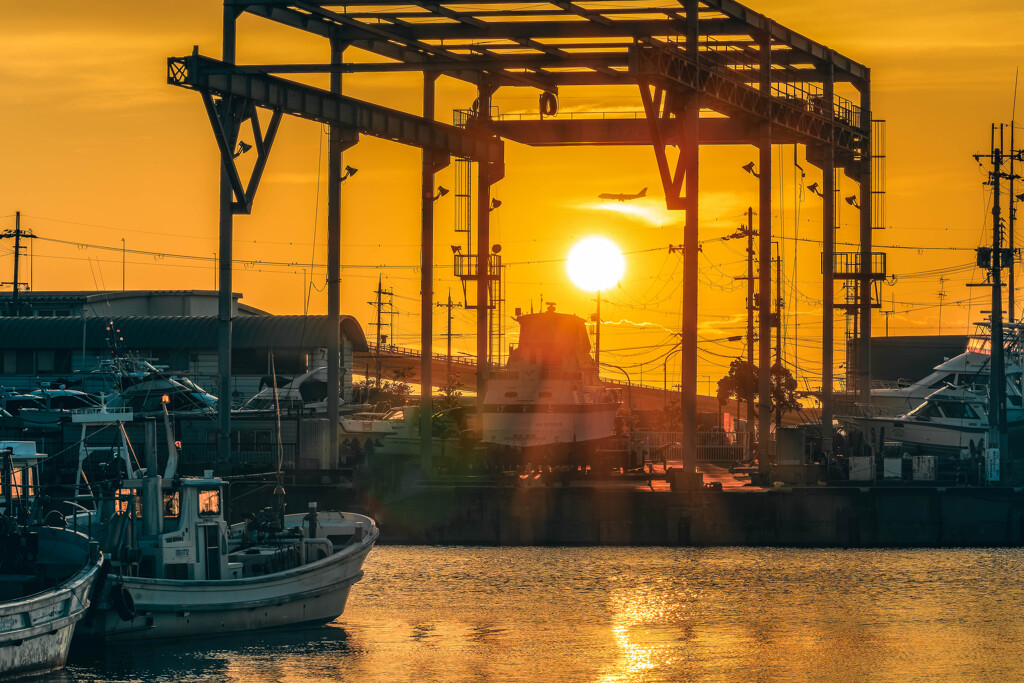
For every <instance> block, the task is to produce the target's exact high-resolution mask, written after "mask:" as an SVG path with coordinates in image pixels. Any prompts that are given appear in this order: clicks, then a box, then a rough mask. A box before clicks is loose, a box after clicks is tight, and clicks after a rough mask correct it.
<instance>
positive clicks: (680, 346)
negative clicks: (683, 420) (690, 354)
mask: <svg viewBox="0 0 1024 683" xmlns="http://www.w3.org/2000/svg"><path fill="white" fill-rule="evenodd" d="M682 350H683V342H682V340H680V341H679V343H678V344H676V346H675V348H674V349H672V350H671V351H669V352H668V353H667V354H665V362H664V363H662V366H661V370H662V374H663V378H662V382H663V384H662V386H663V387H664V392H665V412H668V359H669V358H671V357H672V356H673V354H676V353H679V352H680V351H682Z"/></svg>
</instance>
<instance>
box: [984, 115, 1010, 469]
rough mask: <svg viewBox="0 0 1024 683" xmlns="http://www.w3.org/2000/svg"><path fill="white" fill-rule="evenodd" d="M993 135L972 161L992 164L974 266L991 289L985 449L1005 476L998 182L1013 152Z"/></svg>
mask: <svg viewBox="0 0 1024 683" xmlns="http://www.w3.org/2000/svg"><path fill="white" fill-rule="evenodd" d="M995 135H996V126H995V124H992V142H991V152H989V153H988V154H975V155H974V159H975V160H976V161H978V162H980V161H981V159H983V158H984V159H988V160H990V161H991V162H992V171H990V172H989V180H988V181H987V183H986V184H989V185H991V186H992V246H991V247H979V248H978V266H979V267H981V268H986V269H988V271H989V278H990V284H991V286H992V311H991V318H990V323H991V334H992V342H991V353H992V372H991V373H990V374H989V405H988V424H989V434H988V444H989V448H996V447H998V449H999V461H1000V471H1001V472H1003V473H1006V472H1007V468H1006V464H1007V462H1008V461H1007V456H1008V453H1007V444H1006V370H1005V368H1004V361H1003V352H1004V349H1003V288H1002V270H1003V268H1006V267H1008V266H1011V265H1012V263H1013V258H1012V254H1011V252H1010V250H1009V249H1003V246H1002V244H1003V241H1002V218H1001V216H1000V212H1001V210H1000V196H999V194H1000V183H999V181H1000V180H1001V179H1002V178H1008V177H1009V175H1010V174H1008V173H1003V170H1002V166H1003V161H1004V159H1006V158H1008V157H1012V156H1014V154H1016V152H1013V151H1011V153H1010V154H1009V155H1004V154H1003V151H1002V146H1003V125H1002V124H1000V125H999V147H996V139H995ZM1018 160H1019V159H1018Z"/></svg>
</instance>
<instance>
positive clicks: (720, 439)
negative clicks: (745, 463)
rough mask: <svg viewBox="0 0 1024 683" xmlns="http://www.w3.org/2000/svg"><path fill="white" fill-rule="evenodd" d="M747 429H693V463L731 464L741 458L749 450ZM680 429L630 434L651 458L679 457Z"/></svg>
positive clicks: (669, 458) (653, 459)
mask: <svg viewBox="0 0 1024 683" xmlns="http://www.w3.org/2000/svg"><path fill="white" fill-rule="evenodd" d="M749 439H750V434H749V433H748V432H725V431H713V432H697V462H719V463H726V462H728V463H733V462H738V461H740V460H743V459H744V458H745V456H746V454H747V453H749V452H750V449H749V443H748V442H749ZM682 441H683V433H682V432H652V431H639V432H634V433H633V443H634V444H637V445H638V446H639V448H640V449H641V451H643V452H644V459H645V460H651V461H660V460H682V459H683V445H682Z"/></svg>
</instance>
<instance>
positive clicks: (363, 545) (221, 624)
mask: <svg viewBox="0 0 1024 683" xmlns="http://www.w3.org/2000/svg"><path fill="white" fill-rule="evenodd" d="M377 533H378V532H377V531H376V528H374V530H373V532H372V533H371V534H370V535H369V536H367V537H366V538H364V539H363V540H361V541H359V542H356V543H355V544H354V545H352V546H349V547H346V548H343V549H341V550H338V551H336V552H335V553H334V554H333V555H331V556H329V557H326V558H324V559H322V560H319V561H317V562H313V563H310V564H305V565H301V566H299V567H295V568H293V569H288V570H285V571H280V572H276V573H273V574H268V575H265V576H257V577H249V578H243V579H225V580H211V581H204V580H184V581H179V580H170V579H150V578H139V577H114V576H111V577H109V579H108V581H107V587H106V589H105V591H104V596H103V600H102V601H101V603H100V605H99V609H98V610H97V611H96V615H95V618H94V619H92V620H91V621H89V622H83V624H82V628H80V629H79V634H80V635H81V637H82V638H84V639H102V640H104V641H108V642H120V641H144V640H156V639H164V638H185V637H195V636H204V635H213V634H226V633H236V632H241V631H254V630H259V629H264V628H273V627H276V626H287V625H294V624H302V623H310V622H319V623H326V622H329V621H331V620H333V619H336V618H337V617H338V616H340V615H341V614H342V613H343V612H344V611H345V603H346V601H347V600H348V595H349V591H350V590H351V588H352V585H353V584H354V583H356V582H357V581H359V580H360V579H361V578H362V575H363V573H362V564H363V560H364V559H365V558H366V555H367V554H368V553H369V551H370V548H371V547H372V546H373V543H374V541H375V540H376V537H377ZM122 587H123V589H124V590H127V591H128V593H129V594H130V595H131V598H132V602H133V603H134V610H133V611H134V615H133V616H132V617H131V618H128V619H126V618H125V616H126V614H124V613H123V611H124V609H123V606H122V613H119V610H118V608H117V606H116V602H117V600H116V595H117V591H120V590H122ZM76 635H78V634H76Z"/></svg>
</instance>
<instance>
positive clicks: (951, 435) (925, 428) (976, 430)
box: [853, 418, 988, 450]
mask: <svg viewBox="0 0 1024 683" xmlns="http://www.w3.org/2000/svg"><path fill="white" fill-rule="evenodd" d="M853 422H854V424H856V425H857V427H858V429H860V430H861V431H862V432H863V433H864V435H865V436H866V438H867V439H868V442H869V443H871V444H872V445H876V446H877V445H879V444H878V443H877V441H878V440H879V439H883V438H884V439H885V440H886V441H898V442H900V443H903V444H906V445H913V446H918V447H933V448H942V449H950V450H960V449H964V448H968V449H969V448H972V447H978V446H979V444H980V443H981V441H983V440H984V439H985V435H986V433H987V431H988V428H987V426H985V425H982V424H979V423H978V422H977V421H976V420H970V421H968V420H964V421H963V422H962V423H960V424H931V423H928V422H917V421H914V420H902V419H895V420H894V419H891V418H890V419H886V418H860V419H856V420H853Z"/></svg>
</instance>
